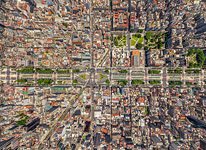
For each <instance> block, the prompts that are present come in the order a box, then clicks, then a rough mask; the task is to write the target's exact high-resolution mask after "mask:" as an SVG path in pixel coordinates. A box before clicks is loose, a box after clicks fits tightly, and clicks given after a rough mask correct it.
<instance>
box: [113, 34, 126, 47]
mask: <svg viewBox="0 0 206 150" xmlns="http://www.w3.org/2000/svg"><path fill="white" fill-rule="evenodd" d="M126 43H127V39H126V36H125V35H122V36H116V37H114V45H115V46H116V47H118V48H120V47H124V46H126Z"/></svg>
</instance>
